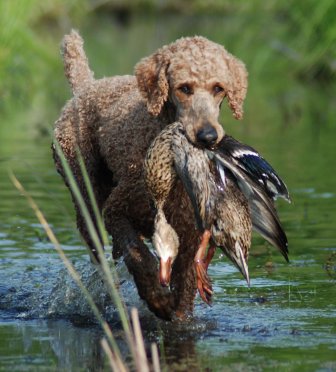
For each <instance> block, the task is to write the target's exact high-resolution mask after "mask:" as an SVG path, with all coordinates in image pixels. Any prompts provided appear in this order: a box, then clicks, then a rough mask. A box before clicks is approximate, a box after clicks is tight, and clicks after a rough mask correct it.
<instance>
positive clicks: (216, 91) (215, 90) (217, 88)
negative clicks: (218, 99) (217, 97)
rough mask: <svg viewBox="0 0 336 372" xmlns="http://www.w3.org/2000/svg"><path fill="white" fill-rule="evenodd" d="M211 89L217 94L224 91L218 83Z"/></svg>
mask: <svg viewBox="0 0 336 372" xmlns="http://www.w3.org/2000/svg"><path fill="white" fill-rule="evenodd" d="M213 91H214V93H215V94H218V93H222V92H224V89H223V88H222V87H221V86H220V85H215V86H214V87H213Z"/></svg>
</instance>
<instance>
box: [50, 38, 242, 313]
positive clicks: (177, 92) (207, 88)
mask: <svg viewBox="0 0 336 372" xmlns="http://www.w3.org/2000/svg"><path fill="white" fill-rule="evenodd" d="M62 54H63V59H64V65H65V74H66V76H67V78H68V80H69V82H70V85H71V88H72V91H73V94H74V96H73V98H72V99H71V100H70V101H69V102H68V103H67V104H66V105H65V107H64V109H63V111H62V113H61V116H60V118H59V119H58V120H57V121H56V124H55V139H56V141H57V142H58V143H59V144H60V146H61V149H62V150H63V152H64V155H65V157H66V159H67V160H68V162H69V164H70V167H71V169H72V172H73V174H74V176H75V178H76V180H77V183H78V185H79V188H80V190H81V192H82V194H83V196H84V199H85V201H86V204H87V206H88V208H89V211H90V213H91V215H92V218H93V220H94V221H95V217H94V213H93V211H92V207H91V206H90V202H89V196H88V195H87V192H86V189H85V185H84V180H83V178H82V175H81V171H80V167H79V164H78V161H77V156H76V151H77V149H79V150H80V152H81V154H82V156H83V158H84V161H85V165H86V168H87V170H88V173H89V177H90V180H91V183H92V186H93V190H94V194H95V197H96V199H97V203H98V207H99V209H100V210H101V211H102V212H103V215H104V221H105V224H106V228H107V230H108V232H109V233H110V234H111V235H112V237H113V254H114V256H115V257H118V256H120V255H123V256H124V259H125V262H126V265H127V267H128V270H129V271H130V273H131V274H132V275H133V276H134V280H135V283H136V285H137V288H138V291H139V294H140V297H141V298H143V299H144V300H145V301H146V302H147V304H148V307H149V308H150V309H151V310H152V311H153V312H154V313H155V314H156V315H158V316H159V317H162V318H165V319H172V318H174V317H178V318H185V317H186V316H187V315H188V314H191V313H192V310H193V303H194V297H195V293H196V284H195V274H194V268H193V258H194V255H195V251H196V249H197V243H198V241H197V240H198V236H197V234H196V233H194V232H195V224H194V216H193V212H192V207H191V205H190V201H189V199H188V197H187V195H186V193H185V192H184V190H183V188H182V185H181V184H179V183H178V184H177V185H176V187H175V188H174V189H173V190H172V192H171V195H170V196H169V198H168V201H167V206H166V211H165V213H166V215H167V217H168V220H169V222H170V223H171V225H172V226H173V227H174V229H175V230H176V232H177V234H178V235H179V238H180V250H179V255H178V257H177V259H176V261H175V263H174V267H173V272H172V279H171V290H170V291H169V290H167V289H166V288H162V287H161V286H160V284H159V280H158V272H157V260H156V258H155V257H154V256H153V255H152V254H151V253H150V251H149V250H148V248H147V246H146V245H145V244H144V242H143V237H144V236H145V237H150V236H151V235H152V232H153V216H154V213H153V212H154V211H153V206H152V202H151V200H150V197H149V195H148V193H147V190H146V187H145V184H144V179H143V161H144V157H145V154H146V151H147V149H148V147H149V145H150V143H151V141H152V140H153V139H154V138H155V136H156V135H157V134H158V133H159V132H160V131H161V130H162V129H163V128H164V127H165V126H166V125H167V124H168V123H171V122H173V121H174V120H176V119H178V120H179V121H181V122H182V123H183V125H184V126H185V130H186V135H187V137H188V138H189V140H190V141H191V142H193V143H195V145H202V146H206V145H207V144H213V143H214V142H218V141H219V140H220V139H221V138H222V137H223V135H224V130H223V128H222V126H221V125H220V124H219V123H218V115H219V110H220V105H221V103H222V101H223V99H224V98H225V97H226V98H227V100H228V103H229V106H230V108H231V109H232V111H233V114H234V116H235V117H236V118H241V117H242V113H243V110H242V104H243V101H244V98H245V94H246V89H247V74H246V70H245V67H244V65H243V64H242V63H241V62H240V61H239V60H237V59H236V58H235V57H233V56H232V55H231V54H229V53H228V52H227V51H226V50H225V49H224V48H223V47H222V46H220V45H218V44H215V43H213V42H211V41H209V40H207V39H205V38H203V37H192V38H182V39H179V40H178V41H176V42H175V43H172V44H170V45H168V46H164V47H163V48H161V49H159V50H158V51H157V52H156V53H154V54H153V55H151V56H149V57H147V58H144V59H143V60H141V61H140V62H139V63H138V65H137V66H136V68H135V76H116V77H112V78H104V79H99V80H95V79H94V77H93V73H92V72H91V70H90V69H89V65H88V61H87V58H86V56H85V53H84V50H83V41H82V39H81V37H80V36H79V35H78V33H76V32H75V31H72V32H71V33H70V34H69V35H66V36H65V37H64V40H63V45H62ZM54 159H55V163H56V167H57V170H58V171H59V172H60V173H61V175H62V176H63V178H64V180H65V182H66V183H67V180H66V176H65V172H64V170H63V168H62V165H61V161H60V158H59V156H58V155H57V152H56V151H55V150H54ZM74 204H75V207H76V212H77V225H78V228H79V230H80V232H81V234H82V236H83V238H84V239H85V241H86V242H87V244H88V245H89V246H90V248H91V250H92V252H93V255H94V256H96V251H95V248H94V244H93V243H92V241H91V238H90V236H89V233H88V231H87V228H86V224H85V222H84V219H83V216H82V215H81V213H80V210H79V207H78V205H77V204H76V202H75V200H74Z"/></svg>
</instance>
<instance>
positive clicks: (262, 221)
mask: <svg viewBox="0 0 336 372" xmlns="http://www.w3.org/2000/svg"><path fill="white" fill-rule="evenodd" d="M208 155H209V157H210V158H214V160H215V162H216V165H217V167H224V169H226V170H229V171H230V172H231V173H232V175H233V176H234V178H235V179H236V180H237V184H238V186H239V188H240V189H241V191H242V192H243V193H244V195H245V197H246V198H247V200H248V202H249V206H250V209H251V219H252V226H253V228H254V229H255V230H256V231H257V232H258V233H259V234H260V235H261V236H263V237H264V238H265V239H266V240H267V241H268V242H269V243H271V244H272V245H273V246H275V247H277V248H278V249H279V250H280V252H281V254H282V255H283V256H284V258H285V259H286V261H287V262H288V241H287V237H286V234H285V232H284V230H283V228H282V226H281V224H280V220H279V217H278V215H277V212H276V209H275V207H274V203H273V200H272V199H271V198H270V196H269V194H268V193H267V192H266V191H265V190H264V188H262V187H261V186H260V184H259V182H256V181H255V180H254V179H253V178H252V177H249V176H248V175H247V174H246V172H245V171H244V170H242V168H241V167H239V166H237V165H236V164H235V163H233V162H232V160H231V159H232V158H231V157H229V156H227V155H225V154H223V153H218V152H214V151H211V152H210V151H208Z"/></svg>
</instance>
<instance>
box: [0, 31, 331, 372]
mask: <svg viewBox="0 0 336 372" xmlns="http://www.w3.org/2000/svg"><path fill="white" fill-rule="evenodd" d="M209 28H210V26H209ZM141 54H143V52H142V53H141ZM252 79H253V77H252ZM254 83H256V82H254ZM251 89H252V90H253V89H254V88H253V82H252V88H251ZM263 89H266V87H265V86H264V87H262V88H260V90H261V91H262V90H263ZM286 89H288V97H287V96H286V100H287V101H288V102H289V104H288V107H289V110H292V111H291V113H293V112H294V111H295V110H294V109H293V106H295V105H299V106H300V107H301V108H302V107H304V108H306V109H307V107H308V109H307V110H306V111H305V112H304V113H303V114H301V116H300V115H299V116H295V115H294V116H291V117H290V118H289V119H288V120H287V121H286V122H285V121H284V113H283V111H282V109H281V108H279V106H278V105H277V104H274V102H273V104H271V105H269V107H268V110H267V111H265V112H261V111H262V110H260V107H263V106H260V105H262V104H263V103H260V102H267V100H270V98H269V97H268V96H267V93H265V95H264V96H262V95H261V96H258V97H253V94H252V96H250V98H248V102H247V115H246V119H245V120H244V123H241V124H236V123H235V124H232V123H231V122H230V121H229V122H228V124H225V125H226V130H227V131H228V132H229V133H231V134H233V135H235V137H236V138H238V139H240V140H242V141H245V142H247V143H249V144H250V145H252V146H254V147H255V148H257V149H258V150H260V151H261V152H262V154H263V155H264V156H265V157H266V158H267V159H268V160H269V161H270V162H271V163H272V165H274V167H275V168H276V169H277V170H278V171H279V174H280V175H281V176H282V177H283V178H284V180H285V181H286V183H287V185H288V187H289V190H290V194H291V197H292V200H293V202H292V204H290V205H289V204H286V203H285V202H283V201H279V202H278V207H279V213H280V216H281V220H282V221H283V225H284V227H285V230H286V232H287V235H288V239H289V250H290V264H287V263H285V262H284V260H283V258H282V257H281V255H280V254H279V253H278V252H277V251H276V250H275V249H273V248H272V247H270V246H269V245H268V244H266V243H265V242H264V241H263V240H262V239H261V238H260V237H258V236H255V237H254V240H253V247H252V250H251V256H250V260H249V267H250V276H251V288H247V287H246V284H245V282H244V281H243V280H242V278H241V276H240V274H239V273H238V272H237V271H236V270H235V269H234V268H233V267H232V265H230V264H229V263H228V262H227V261H226V260H225V259H224V258H223V257H221V256H220V255H217V256H216V257H215V259H214V260H213V263H212V265H211V267H210V269H209V273H210V276H211V278H212V280H213V287H214V291H215V295H214V301H213V306H212V307H207V306H206V305H205V304H203V303H201V302H200V301H199V299H197V301H196V308H195V318H194V320H193V321H192V322H190V323H188V324H170V323H166V322H162V321H159V320H157V319H156V318H155V317H153V315H152V314H151V313H149V311H147V309H146V307H145V306H144V305H143V303H142V302H141V301H140V300H139V299H138V298H137V296H136V295H135V288H134V286H133V285H132V282H131V280H130V279H129V277H128V276H127V273H126V271H125V268H124V266H123V265H122V263H121V265H120V266H119V267H118V270H119V273H120V275H121V277H122V278H123V279H124V281H123V285H122V293H123V295H124V297H125V299H126V303H127V305H128V306H129V307H130V306H134V305H135V306H137V307H139V309H140V319H141V323H142V326H143V330H144V333H145V340H146V343H148V344H149V343H150V342H152V341H155V342H157V343H158V345H159V348H161V349H162V350H164V353H162V355H163V356H162V361H163V362H164V363H166V364H167V365H168V366H169V370H186V369H189V368H192V367H193V368H194V369H195V370H214V371H217V370H218V371H226V370H227V371H232V370H234V371H242V370H243V371H257V370H261V369H262V370H266V371H267V370H272V369H274V368H276V369H278V370H284V371H292V370H300V371H333V370H335V369H336V230H335V223H336V217H335V210H336V191H335V190H336V187H335V186H336V175H335V172H334V168H335V167H334V159H335V155H336V154H335V152H336V151H335V149H334V141H335V138H336V127H335V123H334V120H333V118H334V117H335V109H333V108H332V100H331V99H330V97H332V96H331V95H330V94H328V92H327V91H324V90H323V89H321V88H320V90H319V93H320V96H319V99H316V92H313V90H314V89H315V88H314V89H313V87H311V86H308V85H307V86H304V85H300V86H299V85H297V86H292V87H287V88H286ZM293 92H294V93H295V94H294V93H293ZM303 92H304V93H305V94H302V93H303ZM329 93H330V92H329ZM293 97H294V98H293ZM273 98H274V97H273ZM293 101H294V103H293ZM275 103H276V101H275ZM267 104H268V103H267ZM258 105H259V106H258ZM258 107H259V110H258ZM288 107H287V109H288ZM327 108H328V110H327ZM227 116H228V110H227V109H224V114H223V118H222V121H223V122H224V123H227V122H226V117H227ZM263 116H264V119H262V117H263ZM257 119H258V120H257ZM50 122H52V119H51V120H50ZM284 123H285V124H284ZM2 125H3V126H5V127H7V128H8V127H11V126H13V127H15V125H16V124H15V123H14V122H10V121H8V122H6V123H2ZM9 171H11V172H13V173H14V174H15V175H16V176H17V177H18V179H19V180H20V181H21V182H22V183H23V185H24V187H25V188H26V189H27V191H28V192H29V193H30V194H31V195H32V197H33V198H34V199H35V201H36V202H37V204H38V205H39V206H40V208H41V209H42V211H43V213H44V214H45V216H46V217H47V219H48V221H49V222H50V223H51V226H52V228H53V229H54V231H55V233H56V235H57V236H58V238H59V240H60V242H61V243H62V246H63V248H64V250H65V251H66V254H67V255H68V257H69V258H70V259H71V260H72V262H74V264H75V266H76V268H77V269H78V271H79V272H80V273H81V275H82V278H83V280H84V283H85V284H86V285H87V286H88V287H89V288H90V289H91V292H92V293H93V295H94V297H95V299H96V301H97V302H98V305H99V307H100V308H101V310H102V311H103V312H104V314H105V316H106V317H107V319H108V320H109V322H110V323H111V324H112V326H113V329H114V330H115V332H116V334H117V336H118V339H119V342H120V344H121V347H122V350H123V353H124V354H125V355H127V353H128V352H127V349H126V346H125V345H124V343H123V339H122V331H121V326H120V323H119V320H118V317H117V314H116V313H115V311H114V308H113V305H112V304H111V301H110V299H109V298H108V296H107V295H106V291H105V289H104V286H103V285H102V283H101V278H100V276H99V273H98V272H97V270H96V268H95V267H93V266H92V265H91V264H90V263H89V260H88V257H87V253H86V251H85V249H84V248H83V245H82V242H81V240H80V238H79V236H78V233H77V231H76V228H75V223H74V221H75V218H74V212H73V208H72V204H71V201H70V197H69V194H68V192H67V190H66V189H65V187H64V185H63V183H62V181H61V179H60V177H59V176H58V175H57V174H56V172H55V170H54V166H53V163H52V159H51V151H50V139H49V137H47V136H44V137H43V136H35V135H31V134H30V132H29V131H28V130H27V131H25V130H24V131H21V132H20V131H12V132H11V131H4V132H3V133H1V136H0V370H3V371H8V370H12V371H36V370H41V371H44V370H61V371H78V370H83V371H85V370H87V371H89V370H90V371H91V370H95V371H96V370H97V371H99V370H106V368H107V367H106V363H105V359H104V357H103V353H102V351H101V348H100V345H99V340H100V339H101V337H102V332H101V330H100V328H99V326H98V325H97V324H96V322H95V319H94V317H93V315H92V312H91V310H90V308H89V307H88V305H87V304H86V301H85V299H84V298H83V296H82V295H81V294H80V291H79V290H78V288H77V287H76V285H75V284H74V283H73V281H72V280H71V278H70V277H69V275H68V274H67V272H66V270H65V269H64V267H63V264H62V262H61V260H60V258H59V257H58V255H57V253H56V252H55V251H54V249H53V246H52V244H51V243H50V242H49V241H48V239H47V238H46V236H45V234H44V231H43V229H42V227H41V226H40V224H39V223H38V222H37V219H36V217H35V215H34V213H33V212H32V211H31V209H30V208H29V206H28V204H27V201H26V200H25V198H24V197H23V196H21V195H20V194H19V192H18V191H17V190H16V189H15V188H14V186H13V185H12V183H11V181H10V179H9Z"/></svg>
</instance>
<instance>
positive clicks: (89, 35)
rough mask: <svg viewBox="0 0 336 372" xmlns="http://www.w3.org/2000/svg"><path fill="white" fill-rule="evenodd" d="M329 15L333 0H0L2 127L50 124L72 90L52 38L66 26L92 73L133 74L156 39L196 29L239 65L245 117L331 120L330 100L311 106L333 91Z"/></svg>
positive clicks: (335, 6) (333, 15)
mask: <svg viewBox="0 0 336 372" xmlns="http://www.w3.org/2000/svg"><path fill="white" fill-rule="evenodd" d="M335 19H336V2H334V1H333V0H320V1H318V2H317V1H315V0H306V1H296V0H287V1H280V0H269V1H267V2H265V1H262V0H253V1H243V0H240V1H234V2H233V1H227V0H209V1H201V0H193V1H191V0H182V1H181V0H134V1H132V0H125V1H122V0H44V1H39V0H2V1H1V2H0V24H1V25H2V26H1V28H0V81H1V84H0V115H1V117H2V118H3V120H2V121H5V122H6V121H10V122H12V123H13V125H14V127H13V125H11V126H9V127H8V126H7V127H6V125H4V124H3V125H2V126H1V128H0V134H4V133H5V132H7V134H8V132H9V131H10V132H11V133H12V132H13V130H18V131H20V130H22V129H26V128H29V130H33V131H35V130H38V132H45V131H46V130H47V129H50V128H51V126H52V124H51V123H52V122H53V121H54V119H55V118H56V117H57V114H58V112H59V110H60V108H61V107H62V106H63V104H64V102H65V99H66V98H67V97H69V91H68V89H67V84H66V82H65V79H64V78H63V67H62V61H61V58H60V56H59V44H60V41H61V39H62V36H63V35H64V34H65V33H66V32H68V31H69V30H70V29H71V28H76V29H79V30H80V33H81V34H82V35H83V37H84V39H85V48H86V50H87V53H88V55H89V60H90V63H91V65H92V68H93V70H94V71H95V73H96V76H97V77H100V76H102V75H106V76H108V75H114V74H125V73H132V70H133V66H134V64H135V63H136V62H137V61H138V60H139V58H141V57H142V56H145V55H148V54H149V53H151V52H152V51H153V50H155V49H156V48H157V47H159V46H160V45H162V44H164V43H168V42H171V41H173V40H174V39H176V38H178V37H180V36H184V35H193V34H202V35H204V36H207V37H209V38H210V39H212V40H214V41H216V42H218V43H221V44H223V45H225V47H226V48H227V49H228V50H229V51H230V52H232V53H233V54H235V55H236V56H238V57H239V58H241V59H242V60H243V61H244V62H245V63H246V65H247V68H248V70H249V75H250V88H249V93H248V99H247V104H246V113H247V115H246V117H247V122H249V121H251V122H252V121H258V122H259V123H267V122H269V121H270V120H272V117H273V116H274V115H273V113H272V107H273V109H276V110H281V113H282V115H281V123H278V124H279V126H280V127H282V128H284V127H286V125H289V124H291V123H298V122H300V121H301V119H303V121H304V122H307V120H305V116H309V117H311V118H312V119H311V120H314V121H321V122H327V121H328V122H330V120H328V119H329V116H330V115H334V111H335V110H334V109H332V107H333V106H334V105H333V102H332V101H330V100H328V99H327V100H325V99H324V100H323V101H322V102H321V105H322V107H319V109H318V113H316V110H315V109H314V108H312V104H313V106H314V103H315V102H316V100H318V99H319V96H320V92H322V91H323V93H324V95H325V96H327V97H332V96H333V95H334V94H335V71H336V22H335V21H334V20H335ZM308 96H309V97H308ZM321 115H322V116H321ZM226 116H227V115H226ZM249 118H250V119H249Z"/></svg>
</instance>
